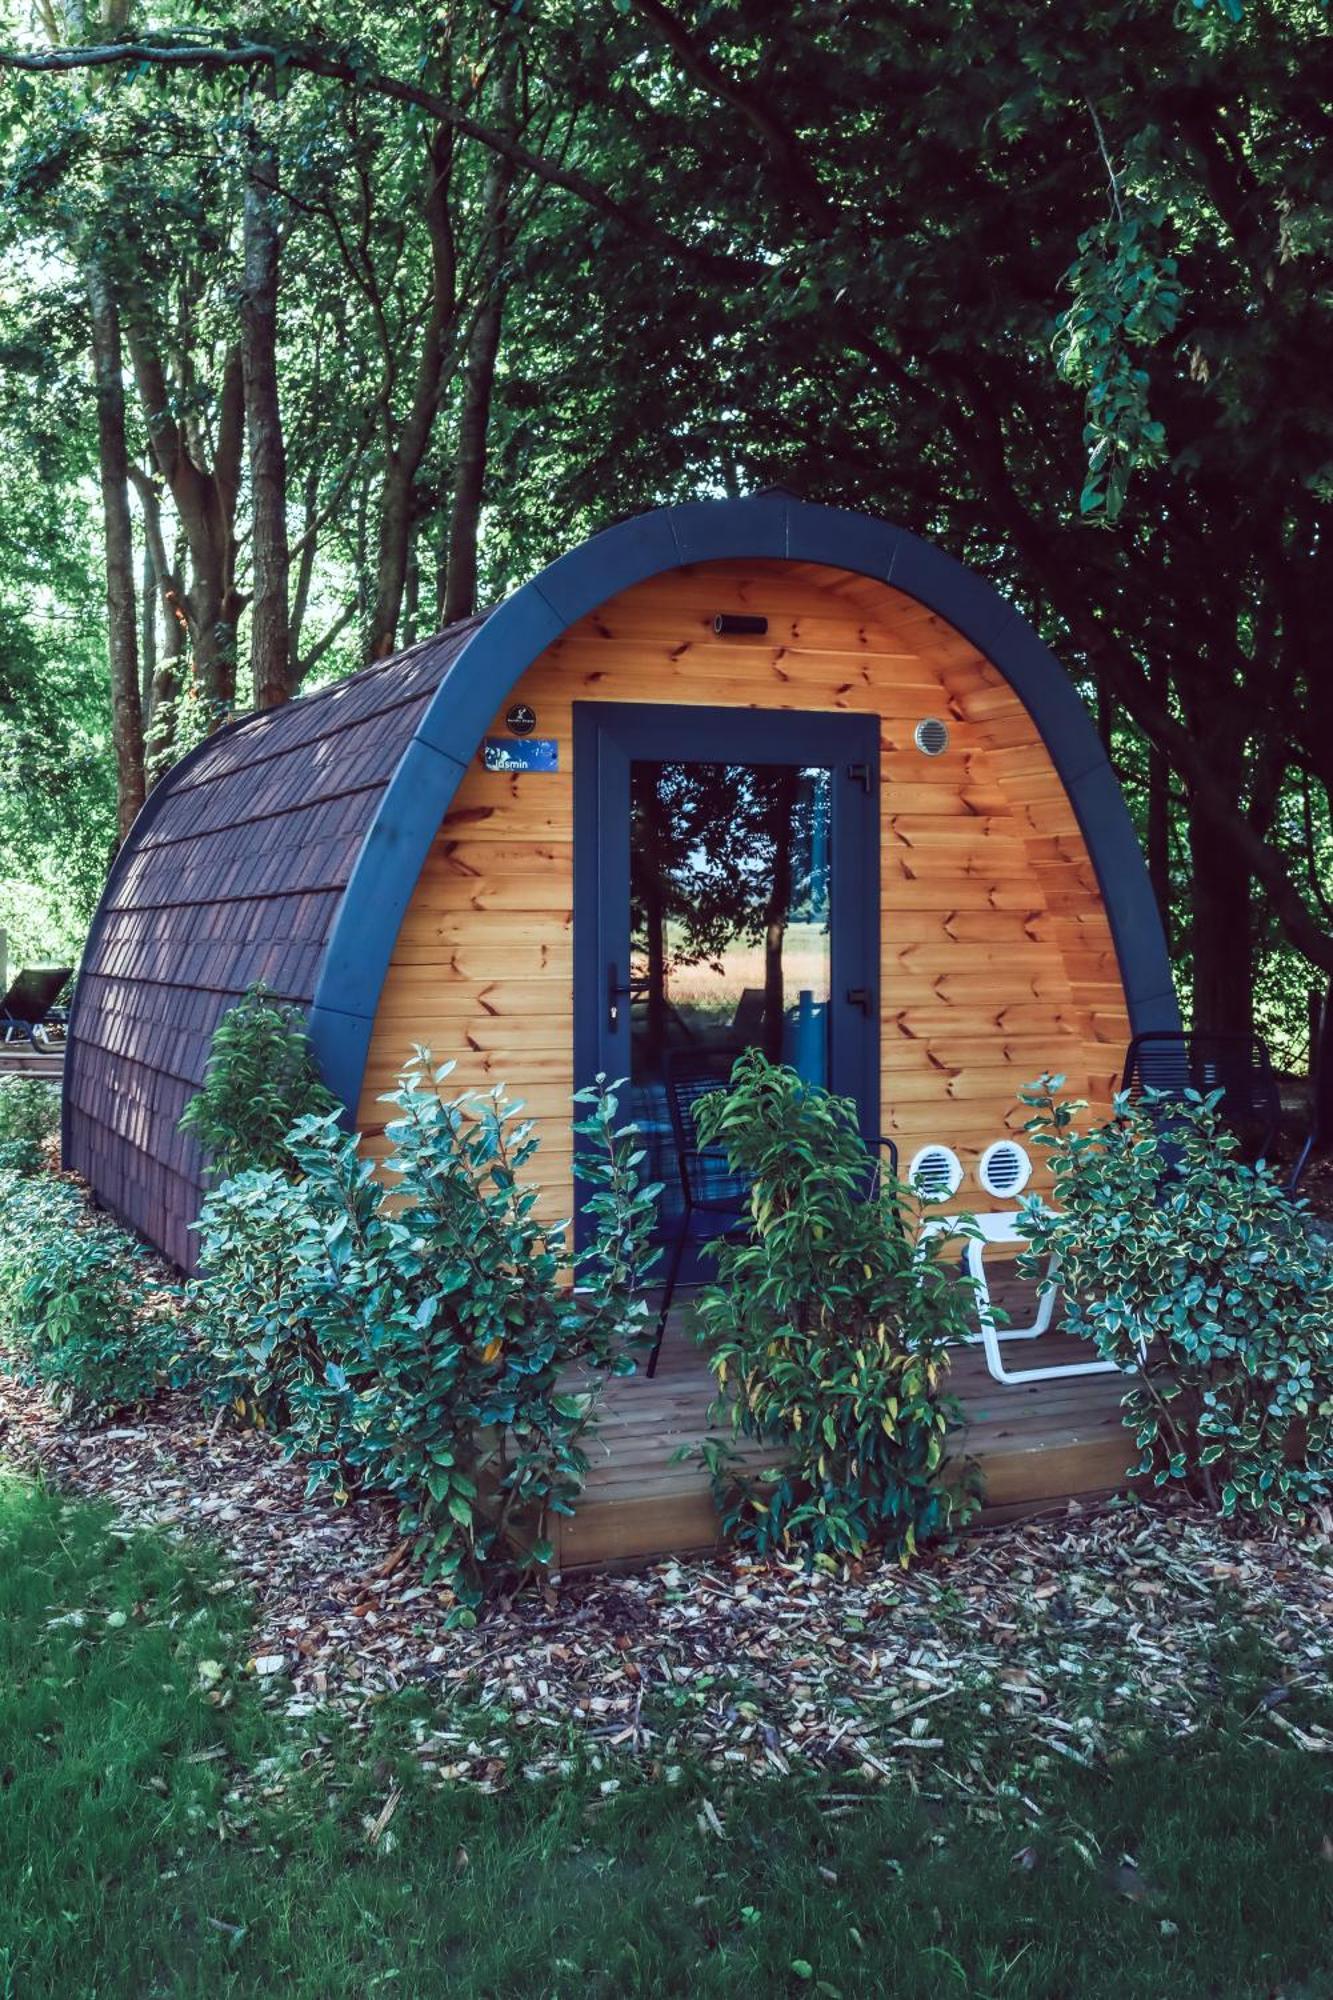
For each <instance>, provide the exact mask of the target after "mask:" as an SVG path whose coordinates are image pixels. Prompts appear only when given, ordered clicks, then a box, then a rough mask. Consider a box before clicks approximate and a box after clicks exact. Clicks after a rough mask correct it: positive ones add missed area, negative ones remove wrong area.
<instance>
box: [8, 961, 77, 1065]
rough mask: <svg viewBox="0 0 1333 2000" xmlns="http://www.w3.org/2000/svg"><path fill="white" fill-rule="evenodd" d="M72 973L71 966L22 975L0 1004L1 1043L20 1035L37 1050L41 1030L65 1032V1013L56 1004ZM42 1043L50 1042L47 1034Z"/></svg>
mask: <svg viewBox="0 0 1333 2000" xmlns="http://www.w3.org/2000/svg"><path fill="white" fill-rule="evenodd" d="M73 970H74V968H73V966H70V965H33V966H28V967H26V968H25V969H24V970H23V971H22V972H20V973H19V975H18V977H17V979H15V981H14V983H13V985H12V986H11V987H10V989H9V991H8V993H6V995H5V997H4V999H3V1000H0V1042H8V1041H10V1040H12V1039H13V1037H14V1036H15V1035H18V1036H21V1037H22V1038H23V1039H24V1040H26V1041H28V1042H31V1044H32V1046H33V1047H34V1048H36V1047H37V1046H38V1039H37V1038H38V1031H39V1030H43V1031H45V1030H48V1029H50V1028H63V1027H64V1025H65V1018H64V1016H65V1010H64V1009H63V1008H60V1009H58V1008H57V1007H56V1004H55V1003H56V1001H57V1000H58V999H59V997H60V995H61V993H63V991H64V989H65V987H66V986H67V985H68V984H69V978H70V974H71V973H72V971H73ZM42 1039H43V1041H45V1040H46V1039H47V1035H46V1033H45V1032H43V1035H42Z"/></svg>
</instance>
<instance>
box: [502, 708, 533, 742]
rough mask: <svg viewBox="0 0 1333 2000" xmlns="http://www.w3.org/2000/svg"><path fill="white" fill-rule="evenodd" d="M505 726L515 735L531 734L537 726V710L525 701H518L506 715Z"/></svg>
mask: <svg viewBox="0 0 1333 2000" xmlns="http://www.w3.org/2000/svg"><path fill="white" fill-rule="evenodd" d="M505 726H506V727H507V728H508V730H509V731H510V733H511V734H512V735H514V736H531V734H532V732H533V730H534V729H535V728H536V727H537V716H536V712H535V710H533V709H531V708H529V707H528V704H527V703H526V702H525V701H516V702H515V703H514V706H513V707H512V708H511V709H510V711H509V713H508V715H507V716H506V717H505Z"/></svg>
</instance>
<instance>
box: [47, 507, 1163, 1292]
mask: <svg viewBox="0 0 1333 2000" xmlns="http://www.w3.org/2000/svg"><path fill="white" fill-rule="evenodd" d="M257 981H263V982H264V983H265V984H267V985H268V986H269V987H270V988H272V989H273V990H274V991H275V992H276V993H277V994H278V995H280V996H281V997H283V998H285V999H287V1000H290V1001H293V1002H295V1003H297V1004H298V1005H299V1006H300V1007H301V1008H303V1009H304V1010H305V1013H306V1016H307V1019H308V1022H309V1028H310V1033H311V1036H312V1039H313V1043H314V1047H315V1050H316V1053H317V1056H318V1060H319V1063H320V1066H321V1068H322V1071H323V1074H324V1076H325V1079H326V1080H327V1082H328V1083H329V1085H330V1086H331V1088H332V1089H333V1091H334V1092H335V1093H336V1095H337V1096H338V1098H339V1099H340V1100H341V1102H342V1104H343V1105H344V1106H345V1108H346V1113H347V1116H348V1118H349V1120H353V1121H355V1124H356V1126H357V1129H358V1130H360V1131H361V1132H362V1133H363V1134H364V1135H365V1144H366V1146H367V1147H368V1148H370V1149H372V1150H374V1149H377V1148H382V1146H383V1143H384V1142H383V1137H382V1133H383V1123H384V1117H385V1108H384V1105H383V1104H382V1102H381V1098H382V1095H383V1093H384V1092H385V1091H387V1090H388V1089H389V1088H390V1087H391V1086H392V1084H393V1082H394V1079H395V1077H396V1075H397V1074H398V1072H399V1070H400V1069H401V1067H402V1065H403V1063H404V1061H405V1060H406V1059H407V1057H408V1056H409V1054H410V1051H411V1050H412V1048H413V1045H415V1044H424V1045H426V1046H427V1047H429V1048H430V1049H431V1051H432V1052H433V1054H434V1056H435V1057H436V1059H437V1060H438V1061H444V1060H445V1059H452V1060H453V1061H454V1062H455V1064H456V1069H455V1072H454V1086H456V1087H457V1088H458V1089H459V1090H463V1089H475V1090H490V1089H492V1088H493V1087H494V1086H496V1085H497V1084H504V1085H506V1086H507V1087H508V1090H509V1092H510V1093H511V1095H513V1096H514V1097H519V1098H522V1100H523V1101H524V1103H525V1104H526V1106H527V1107H528V1109H529V1111H530V1112H531V1113H532V1114H534V1115H535V1116H536V1117H537V1119H538V1120H539V1126H540V1131H541V1134H542V1147H541V1150H540V1153H539V1154H538V1156H537V1159H536V1161H535V1162H534V1167H533V1171H534V1173H535V1174H536V1176H537V1178H538V1179H539V1181H540V1182H541V1185H542V1188H543V1190H544V1192H543V1201H544V1202H545V1203H546V1204H547V1206H548V1209H549V1213H550V1215H551V1216H552V1217H553V1218H554V1217H560V1216H565V1215H568V1214H571V1213H573V1212H574V1211H575V1210H576V1207H577V1200H576V1194H575V1190H574V1187H573V1183H572V1155H573V1139H572V1122H573V1116H574V1114H573V1111H572V1108H571V1101H570V1100H571V1096H572V1093H573V1092H574V1091H575V1089H576V1088H578V1087H579V1086H580V1085H581V1084H584V1083H586V1082H588V1081H589V1080H590V1079H591V1078H592V1077H593V1076H595V1075H596V1074H597V1072H599V1071H602V1072H605V1073H606V1074H608V1075H610V1076H612V1077H621V1076H626V1077H629V1078H630V1079H631V1092H632V1105H633V1109H634V1111H635V1114H636V1116H637V1117H638V1118H639V1120H640V1122H641V1123H642V1125H643V1127H644V1130H645V1135H646V1137H647V1140H648V1143H649V1145H650V1147H651V1148H652V1149H653V1151H654V1153H655V1155H656V1160H657V1164H658V1165H659V1167H660V1169H661V1175H662V1177H663V1178H664V1179H665V1180H666V1181H667V1183H668V1192H667V1196H666V1198H665V1199H666V1201H667V1202H668V1204H669V1202H670V1200H671V1189H670V1183H671V1180H672V1175H673V1172H674V1155H673V1152H672V1145H671V1133H670V1121H669V1119H668V1117H667V1115H666V1102H665V1089H664V1082H665V1079H666V1077H667V1076H668V1074H669V1072H670V1069H671V1065H672V1063H673V1061H678V1060H679V1059H680V1057H681V1056H682V1054H683V1053H684V1054H688V1053H690V1052H698V1051H701V1050H703V1051H712V1052H714V1053H715V1054H718V1053H720V1054H721V1055H724V1056H725V1055H727V1054H729V1053H730V1052H731V1051H733V1050H735V1049H736V1048H739V1047H743V1046H748V1045H751V1044H754V1045H758V1046H760V1047H761V1048H763V1049H764V1050H765V1052H766V1053H768V1054H769V1055H770V1056H772V1057H773V1058H774V1059H779V1060H782V1061H784V1062H787V1063H791V1064H793V1065H794V1066H795V1067H796V1068H797V1069H799V1070H800V1071H801V1073H802V1074H803V1075H805V1076H808V1077H809V1078H811V1079H812V1080H814V1081H818V1082H820V1083H823V1084H827V1085H828V1086H829V1087H830V1088H832V1089H834V1090H836V1091H838V1092H840V1093H841V1094H843V1095H845V1096H846V1097H848V1098H851V1099H852V1100H854V1102H855V1104H856V1107H857V1115H858V1117H859V1119H860V1122H861V1125H862V1128H863V1130H864V1132H865V1133H866V1135H867V1137H868V1138H871V1139H874V1138H877V1137H879V1136H880V1135H886V1136H888V1137H889V1138H891V1139H892V1140H893V1142H894V1144H895V1146H896V1148H897V1151H898V1156H899V1160H900V1163H901V1166H902V1169H903V1170H904V1171H908V1170H910V1169H914V1170H915V1172H916V1173H917V1175H918V1177H919V1178H920V1179H921V1180H922V1181H923V1183H924V1184H926V1185H928V1186H930V1187H931V1188H932V1189H933V1190H934V1191H936V1192H937V1193H938V1194H939V1195H940V1197H941V1198H942V1199H951V1200H952V1201H953V1203H954V1205H955V1206H956V1207H967V1208H973V1209H984V1208H988V1207H990V1208H994V1207H1000V1208H1003V1207H1006V1206H1012V1205H1013V1204H1014V1201H1015V1200H1016V1197H1017V1192H1018V1190H1019V1188H1020V1187H1021V1186H1023V1185H1031V1186H1040V1184H1041V1182H1040V1162H1039V1161H1037V1162H1036V1163H1035V1165H1036V1168H1037V1173H1036V1176H1035V1178H1031V1179H1030V1178H1029V1177H1030V1175H1031V1174H1032V1170H1033V1166H1034V1162H1033V1161H1032V1160H1031V1158H1030V1156H1029V1152H1028V1149H1027V1147H1026V1145H1025V1142H1024V1135H1023V1132H1022V1126H1023V1123H1024V1120H1025V1117H1026V1115H1027V1114H1026V1113H1025V1112H1024V1110H1023V1108H1022V1107H1021V1105H1020V1104H1019V1102H1018V1091H1019V1090H1020V1088H1021V1087H1022V1086H1023V1085H1024V1084H1026V1083H1028V1082H1030V1081H1031V1080H1032V1079H1034V1078H1036V1077H1038V1076H1039V1075H1041V1074H1042V1073H1043V1072H1044V1071H1057V1072H1059V1073H1061V1074H1062V1075H1064V1076H1065V1077H1066V1078H1067V1079H1068V1084H1069V1087H1070V1089H1071V1090H1073V1091H1076V1092H1077V1093H1078V1094H1079V1095H1080V1096H1083V1097H1088V1098H1090V1099H1091V1100H1092V1101H1093V1103H1094V1104H1097V1105H1099V1106H1102V1107H1104V1106H1105V1105H1106V1104H1107V1103H1108V1100H1109V1097H1110V1093H1111V1091H1112V1088H1113V1086H1114V1082H1115V1080H1116V1078H1117V1075H1118V1071H1119V1066H1120V1062H1121V1059H1122V1055H1123V1051H1124V1048H1125V1045H1126V1043H1127V1042H1128V1040H1129V1038H1130V1036H1131V1034H1133V1033H1135V1032H1139V1031H1141V1030H1144V1029H1149V1028H1171V1027H1174V1026H1176V1025H1177V1013H1176V1003H1175V999H1174V996H1173V989H1172V982H1171V975H1170V969H1169V966H1168V963H1167V955H1166V949H1165V945H1164V940H1163V935H1162V929H1161V925H1160V922H1159V919H1158V914H1157V909H1156V906H1155V903H1154V900H1153V896H1152V893H1151V890H1150V886H1149V882H1148V877H1147V872H1146V869H1145V867H1144V863H1143V859H1142V855H1141V853H1140V850H1139V847H1138V844H1137V841H1136V838H1135V835H1134V831H1133V828H1132V825H1131V822H1130V819H1129V815H1128V813H1127V811H1126V808H1125V804H1124V801H1123V799H1122V797H1121V794H1120V791H1119V788H1118V785H1117V782H1116V779H1115V776H1114V774H1113V772H1112V770H1111V767H1110V765H1109V764H1108V762H1107V759H1106V756H1105V754H1104V752H1103V750H1102V747H1101V745H1100V743H1099V741H1098V738H1097V735H1096V732H1095V731H1094V729H1093V728H1092V726H1091V722H1090V719H1089V717H1088V714H1087V712H1086V710H1085V707H1084V705H1083V702H1082V700H1081V699H1080V697H1079V695H1078V693H1077V692H1076V690H1075V689H1074V687H1073V686H1072V685H1071V683H1070V681H1069V680H1068V679H1067V678H1066V676H1065V674H1064V673H1063V671H1062V670H1061V668H1060V666H1059V665H1058V664H1057V662H1056V661H1055V659H1054V658H1053V657H1052V655H1051V654H1050V652H1049V651H1048V650H1047V649H1046V647H1045V646H1044V645H1043V644H1042V642H1041V641H1040V640H1039V639H1038V637H1037V636H1036V634H1035V633H1034V632H1033V630H1032V629H1031V627H1030V626H1029V625H1028V624H1027V623H1026V622H1025V621H1024V620H1023V618H1022V617H1020V615H1019V614H1018V613H1017V612H1016V611H1015V610H1014V609H1013V607H1012V606H1011V605H1010V604H1009V603H1008V602H1007V601H1006V600H1005V599H1004V598H1003V597H1002V596H1000V595H999V594H998V593H997V592H996V591H995V590H994V589H993V588H992V587H991V586H990V585H989V584H988V583H986V582H985V581H983V580H982V579H981V578H980V577H979V576H977V575H975V574H973V573H971V572H970V571H968V570H967V569H965V568H963V567H961V566H960V565H959V564H958V563H957V562H955V561H954V560H953V559H952V558H951V557H950V556H948V555H946V554H945V553H944V552H943V551H942V550H940V549H938V548H935V547H932V546H931V545H930V544H928V543H926V542H924V541H921V540H919V539H918V538H917V537H915V536H913V535H911V534H908V533H905V532H904V531H902V530H900V529H896V528H893V527H890V526H887V525H885V524H883V523H881V522H879V521H876V520H872V519H869V518H865V517H862V516H859V515H855V514H849V513H844V512H840V511H837V510H834V509H829V508H824V507H817V506H811V505H807V504H804V503H801V502H798V501H796V500H793V499H790V498H788V497H787V496H785V495H781V494H773V495H764V496H760V497H758V498H752V499H745V500H736V501H720V502H700V503H697V504H688V505H681V506H673V507H667V508H663V509H661V510H660V511H657V512H654V513H650V514H646V515H643V516H640V517H638V518H635V519H632V520H629V521H625V522H623V523H621V524H620V525H619V526H616V527H613V528H611V529H608V530H607V531H606V532H605V533H603V534H601V535H598V536H596V537H594V538H593V539H592V540H591V541H589V542H587V543H585V544H584V545H583V546H581V547H579V548H577V549H575V550H573V551H572V552H571V553H569V554H568V555H566V556H564V557H562V558H561V559H560V560H558V561H557V562H555V563H553V564H552V565H551V566H550V567H549V568H548V569H546V570H544V571H543V572H542V573H541V574H540V575H539V576H538V577H536V578H534V580H533V581H532V582H531V583H529V584H526V585H525V586H524V587H523V588H521V589H519V590H517V591H515V592H514V593H513V595H512V596H510V597H508V598H507V599H505V601H504V602H503V603H502V604H500V605H499V606H498V607H497V608H496V609H495V610H493V611H491V612H489V613H488V614H486V615H484V616H481V617H477V618H473V619H469V620H468V621H466V622H465V623H463V624H460V625H456V626H453V627H451V628H450V629H449V630H447V631H444V632H442V633H440V634H439V635H438V636H437V637H435V638H432V639H427V640H426V641H424V642H423V643H421V644H419V645H416V646H413V647H411V648H410V649H408V650H407V651H406V652H403V653H400V654H398V655H397V656H396V657H394V658H392V659H387V660H383V661H379V662H377V663H375V664H374V665H372V666H369V667H366V668H364V669H363V670H362V671H361V672H359V673H356V674H353V675H351V676H350V677H348V678H347V679H345V680H342V681H339V682H337V683H336V684H334V685H332V686H329V687H325V688H321V689H319V690H318V691H316V692H314V693H312V694H309V695H307V696H305V697H303V698H301V699H299V700H297V701H294V702H292V703H291V704H289V705H288V706H287V707H285V708H280V709H276V710H271V711H268V712H266V713H263V714H256V715H249V716H245V717H243V718H241V719H240V720H238V721H236V722H234V723H232V724H231V725H229V726H228V727H227V728H225V729H222V730H220V731H219V732H218V733H217V734H216V735H214V736H211V737H210V738H208V740H207V741H206V742H204V743H203V744H201V745H200V746H199V747H198V748H197V749H196V750H194V751H193V752H191V754H190V755H189V756H187V757H186V758H184V759H183V760H182V761H181V763H179V764H178V765H177V766H176V767H175V768H174V769H173V770H172V771H171V772H170V773H169V774H168V775H167V776H166V777H165V778H163V779H162V781H161V782H160V783H159V784H158V785H157V786H156V787H155V788H154V790H153V791H152V793H151V794H150V796H149V799H148V801H147V804H146V805H145V806H144V808H143V811H142V812H141V813H140V815H139V818H138V820H137V822H136V824H135V826H134V828H133V830H132V832H131V833H130V836H129V838H128V839H127V841H126V842H125V845H124V847H123V848H122V850H121V853H120V855H119V857H118V859H117V861H116V864H115V867H114V869H113V871H112V874H111V877H110V880H109V882H108V884H107V888H106V892H105V894H104V896H103V899H102V903H101V906H100V908H99V910H98V912H97V915H96V918H95V921H94V923H93V927H92V931H91V934H90V937H89V940H88V945H87V950H86V953H85V956H84V961H83V966H82V970H81V974H80V978H79V982H78V988H77V992H76V997H75V1002H74V1006H73V1011H72V1019H71V1024H70V1046H69V1054H68V1058H67V1065H66V1103H65V1159H66V1163H67V1164H68V1165H69V1166H70V1167H72V1168H73V1169H74V1170H75V1171H76V1172H78V1173H80V1174H82V1175H83V1176H85V1177H86V1179H87V1180H88V1181H89V1182H90V1183H91V1185H92V1188H93V1191H94V1193H95V1194H96V1196H97V1198H98V1200H99V1201H100V1202H101V1203H103V1204H104V1205H105V1206H106V1207H107V1208H109V1209H111V1210H112V1211H114V1212H115V1213H116V1214H117V1215H118V1216H120V1217H121V1218H122V1219H123V1220H124V1221H125V1222H126V1223H128V1224H130V1225H131V1226H132V1227H133V1228H135V1229H136V1230H138V1231H139V1232H141V1233H142V1235H143V1236H145V1237H146V1238H147V1239H148V1240H149V1241H150V1242H152V1243H154V1244H156V1245H157V1246H158V1247H159V1248H160V1249H162V1250H163V1251H164V1252H166V1254H167V1255H168V1256H170V1257H171V1258H172V1259H174V1260H175V1261H176V1262H177V1263H178V1264H181V1265H186V1266H188V1265H189V1264H190V1262H191V1259H192V1243H193V1238H192V1234H191V1224H192V1222H193V1221H194V1219H195V1217H196V1215H197V1213H198V1209H199V1204H200V1200H201V1197H202V1189H203V1185H204V1175H203V1167H202V1163H201V1161H200V1158H199V1155H198V1152H197V1150H196V1148H195V1146H194V1144H193V1142H192V1141H190V1140H188V1139H187V1138H185V1137H184V1136H183V1135H182V1134H181V1132H180V1130H179V1120H180V1116H181V1113H182V1111H183V1110H184V1108H185V1105H186V1103H187V1101H188V1099H189V1097H190V1096H191V1094H192V1093H193V1092H194V1091H195V1090H196V1089H197V1087H198V1085H199V1083H200V1080H201V1078H202V1076H203V1071H204V1065H205V1061H206V1058H207V1054H208V1047H209V1040H210V1037H211V1035H212V1032H213V1030H214V1028H215V1027H216V1025H217V1023H218V1020H219V1019H220V1017H221V1015H222V1014H223V1013H224V1011H225V1010H226V1009H227V1008H228V1007H229V1006H230V1005H231V1004H232V1003H233V1002H234V1001H235V1000H236V998H237V997H238V996H239V995H240V994H241V993H242V992H243V991H244V990H245V989H246V988H247V987H248V986H250V985H252V984H254V983H255V982H257Z"/></svg>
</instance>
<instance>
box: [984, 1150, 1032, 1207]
mask: <svg viewBox="0 0 1333 2000" xmlns="http://www.w3.org/2000/svg"><path fill="white" fill-rule="evenodd" d="M977 1179H978V1180H979V1181H980V1182H981V1185H982V1186H983V1187H984V1188H985V1190H986V1192H987V1194H994V1195H999V1196H1000V1197H1001V1199H1003V1198H1004V1197H1005V1196H1013V1195H1018V1194H1022V1192H1023V1190H1024V1188H1025V1187H1026V1186H1027V1184H1028V1182H1029V1181H1030V1180H1031V1179H1032V1162H1031V1160H1030V1159H1029V1158H1028V1156H1027V1153H1026V1152H1025V1151H1024V1149H1023V1148H1022V1146H1020V1145H1019V1144H1018V1141H1017V1140H1016V1139H997V1140H996V1141H995V1143H994V1144H993V1145H990V1146H987V1148H986V1150H985V1152H984V1153H983V1154H982V1156H981V1164H980V1166H979V1167H978V1168H977Z"/></svg>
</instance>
